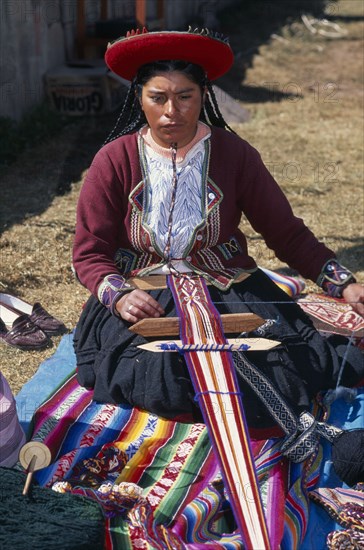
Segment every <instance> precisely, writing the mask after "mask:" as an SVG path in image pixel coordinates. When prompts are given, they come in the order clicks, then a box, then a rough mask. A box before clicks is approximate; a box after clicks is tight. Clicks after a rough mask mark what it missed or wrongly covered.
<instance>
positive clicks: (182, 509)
mask: <svg viewBox="0 0 364 550" xmlns="http://www.w3.org/2000/svg"><path fill="white" fill-rule="evenodd" d="M53 368H54V365H53V364H52V369H53ZM42 374H43V373H42ZM91 397H92V394H91V392H89V391H87V390H85V389H84V388H81V387H80V386H78V384H77V382H76V378H75V374H74V373H71V374H70V375H69V377H68V378H67V379H66V380H65V381H64V382H63V383H62V384H61V385H60V386H59V387H58V389H57V390H56V391H55V392H54V394H52V396H51V397H50V398H49V399H47V400H46V401H45V402H44V403H43V404H42V405H41V406H40V407H39V408H38V409H37V410H36V412H35V414H34V416H33V423H32V426H33V433H32V437H31V439H35V440H40V441H46V442H47V444H48V445H49V446H50V448H51V452H52V456H53V462H52V465H51V466H49V467H48V468H45V469H43V470H41V471H39V472H37V473H36V478H37V480H38V482H39V483H40V484H41V485H45V486H48V487H51V486H53V485H54V484H55V483H56V482H58V481H65V482H68V483H69V488H68V489H67V490H69V491H70V492H73V493H80V492H81V493H83V494H87V495H88V496H90V497H92V498H96V499H97V494H96V492H97V490H96V489H95V486H93V487H91V485H90V479H91V481H92V476H93V474H92V472H91V474H90V475H89V478H88V483H86V481H85V477H84V475H83V474H84V471H85V470H84V469H83V470H82V468H81V467H80V465H82V464H84V463H85V462H84V461H86V464H87V461H89V460H90V459H91V460H98V461H99V462H100V463H101V462H103V459H104V458H105V457H109V456H110V449H118V450H119V451H120V453H121V454H123V456H124V458H125V460H124V461H120V462H119V463H116V462H115V460H114V459H112V460H111V461H109V463H107V461H106V462H105V461H104V463H106V464H107V467H106V468H105V471H104V472H103V475H102V476H101V477H102V479H97V476H94V478H96V479H95V481H96V482H97V483H98V484H100V483H101V482H105V481H110V482H111V483H113V484H115V483H116V482H121V483H126V484H128V485H129V486H130V487H134V484H137V485H138V486H139V487H140V488H141V490H142V499H140V500H138V501H136V502H135V503H134V506H130V502H127V503H126V504H127V505H125V506H124V511H123V512H122V513H119V512H118V514H117V515H114V516H112V514H111V517H109V518H108V519H107V522H106V529H105V537H106V546H105V548H106V549H109V550H128V549H131V550H133V549H142V550H151V549H153V550H154V549H157V550H158V549H159V548H163V549H166V548H173V550H178V549H179V548H181V549H188V550H199V549H202V548H205V546H209V547H211V545H213V546H212V547H213V548H214V549H216V550H218V549H222V550H237V549H239V550H243V548H244V544H243V541H242V537H241V535H240V534H239V533H238V532H237V531H235V527H234V523H232V521H231V519H232V518H231V512H230V507H229V502H228V499H227V497H226V491H225V489H224V485H223V482H222V478H221V475H220V470H219V466H218V463H217V460H216V458H215V455H214V452H213V450H212V449H211V444H210V441H209V438H208V435H207V431H206V429H205V427H204V426H203V425H202V424H181V423H179V422H175V421H172V420H164V419H161V418H158V417H156V416H154V415H150V414H148V413H146V412H144V411H141V410H137V409H132V408H131V407H128V406H125V405H120V406H114V405H101V404H98V403H94V402H92V401H91ZM54 417H56V420H55V418H54ZM252 443H253V445H252V447H253V453H254V455H255V465H256V471H257V477H258V480H259V484H260V489H261V494H262V500H263V505H264V507H265V509H266V511H267V522H268V526H269V525H271V524H272V523H275V526H276V530H277V532H278V535H277V537H279V534H280V533H283V540H282V544H281V547H280V548H281V550H298V549H299V550H301V548H305V549H306V548H307V549H310V550H311V549H312V548H315V547H317V548H318V547H322V546H320V544H317V545H316V542H317V539H313V540H311V542H309V544H308V546H307V545H305V544H303V543H304V540H305V535H306V529H307V524H308V521H309V502H308V500H309V499H308V495H309V492H310V491H311V490H313V489H314V488H315V487H316V484H317V481H318V475H319V469H320V468H321V467H322V462H321V458H322V454H321V449H320V452H319V453H318V454H317V456H316V457H315V458H314V459H313V460H312V461H310V462H305V463H303V464H296V465H288V462H287V460H286V459H285V458H283V457H282V455H281V453H280V451H279V447H280V443H281V442H280V440H278V439H270V440H267V441H259V442H255V441H253V442H252ZM114 456H115V455H114ZM80 472H81V474H80ZM82 472H83V474H82ZM81 478H82V479H81ZM311 506H312V505H311ZM320 521H321V524H320V525H322V527H321V531H322V529H324V528H325V526H326V525H327V523H328V522H327V520H324V519H321V520H320ZM331 529H332V527H331ZM312 531H313V533H316V536H317V534H321V532H320V533H318V530H317V520H316V523H315V526H314V527H313V529H312ZM312 536H315V535H314V534H313V535H312ZM168 545H169V546H168Z"/></svg>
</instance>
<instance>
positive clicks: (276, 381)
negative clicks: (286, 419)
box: [74, 270, 364, 429]
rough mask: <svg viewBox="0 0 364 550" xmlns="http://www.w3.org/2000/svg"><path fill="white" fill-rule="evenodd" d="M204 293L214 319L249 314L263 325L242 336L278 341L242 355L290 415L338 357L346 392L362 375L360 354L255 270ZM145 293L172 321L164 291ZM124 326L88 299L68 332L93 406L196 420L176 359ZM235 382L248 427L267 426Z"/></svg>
mask: <svg viewBox="0 0 364 550" xmlns="http://www.w3.org/2000/svg"><path fill="white" fill-rule="evenodd" d="M208 289H209V292H210V295H211V298H212V300H213V302H214V304H215V306H216V308H217V310H218V311H219V313H220V314H223V313H238V312H252V313H255V314H257V315H259V316H260V317H262V318H263V319H264V320H265V321H267V322H266V323H265V327H263V331H262V330H261V329H258V331H255V332H253V333H250V334H249V335H248V336H257V335H260V336H264V337H266V338H270V339H273V340H279V341H280V342H281V344H280V345H279V346H277V347H276V348H274V349H271V350H269V351H259V352H258V351H255V352H253V351H252V352H247V358H248V359H249V361H250V362H252V363H253V364H254V365H255V366H256V367H258V368H259V369H260V371H261V372H263V373H264V374H265V375H266V376H267V377H268V378H269V380H270V381H271V382H272V383H273V385H274V386H275V388H276V389H277V390H278V391H279V392H280V393H281V394H282V396H283V397H284V399H285V400H286V402H287V403H288V404H289V405H290V407H291V408H292V410H293V411H294V412H295V413H296V414H299V413H300V412H302V411H303V410H308V409H309V407H310V402H311V400H312V398H313V397H314V396H315V395H316V394H317V393H318V392H319V391H321V390H327V389H329V388H334V387H335V386H336V382H337V379H338V375H339V370H340V366H341V364H342V362H343V358H344V354H346V357H345V368H344V370H343V374H342V377H341V385H344V386H349V387H352V386H354V385H356V384H357V383H358V382H359V381H360V380H361V379H362V378H363V377H364V366H363V356H362V353H361V351H360V350H359V349H358V348H356V347H354V346H350V347H349V348H348V347H347V344H348V340H347V339H346V338H345V337H342V336H337V335H332V336H330V337H328V338H323V337H322V336H321V335H320V334H319V333H318V332H317V331H316V330H315V328H314V326H313V324H312V322H311V320H310V319H309V318H308V317H307V315H306V314H305V313H304V312H303V311H302V309H301V308H300V307H299V306H298V305H297V304H296V303H295V302H294V301H293V300H291V299H290V298H289V296H288V295H287V294H286V293H285V292H283V291H282V290H281V289H280V288H279V287H278V286H277V285H276V284H275V283H274V282H272V281H271V280H270V279H269V277H267V276H266V275H265V274H264V273H263V272H262V271H260V270H258V271H256V272H255V273H253V274H252V275H251V276H250V277H248V278H247V279H246V280H245V281H243V282H241V283H238V284H234V285H233V286H232V288H231V289H229V290H228V291H226V292H222V291H220V290H218V289H217V288H215V287H213V286H209V287H208ZM150 294H151V295H152V296H153V297H154V298H155V299H156V300H157V301H158V302H159V303H160V304H161V306H162V307H163V308H164V310H165V312H166V315H167V316H176V310H175V306H174V301H173V297H172V294H171V292H170V290H169V289H165V290H159V291H157V290H155V291H151V292H150ZM129 326H130V325H129V324H128V323H127V322H125V321H123V320H121V319H118V318H117V317H115V316H113V315H111V314H110V312H109V311H108V310H107V309H106V308H105V307H104V306H103V305H101V304H100V303H99V302H98V301H97V299H96V298H94V297H93V296H92V297H90V299H89V300H88V302H87V304H86V306H85V308H84V310H83V312H82V315H81V317H80V320H79V322H78V325H77V327H76V330H75V335H74V346H75V352H76V358H77V373H78V381H79V383H80V384H81V385H82V386H85V387H87V388H90V389H91V388H93V390H94V400H95V401H98V402H102V403H113V404H119V403H129V404H131V405H133V406H136V407H139V408H141V409H144V410H147V411H149V412H151V413H154V414H157V415H159V416H163V417H166V418H176V417H179V416H181V415H186V414H187V415H191V414H192V417H193V418H194V419H195V420H197V421H201V420H202V417H201V414H200V411H199V408H198V405H197V403H196V401H195V399H194V390H193V387H192V383H191V380H190V376H189V373H188V369H187V366H186V363H185V361H184V359H183V356H182V355H180V354H178V353H153V352H149V351H145V350H141V349H140V348H138V347H137V346H138V345H139V344H142V343H145V342H146V339H145V338H143V337H142V336H139V335H136V334H134V333H133V332H131V331H130V330H129V329H128V327H129ZM262 332H263V333H262ZM237 377H238V382H239V385H240V388H241V391H242V393H243V403H244V410H245V414H246V419H247V423H248V425H249V427H250V428H257V429H260V428H270V427H272V426H274V420H273V419H272V418H271V416H270V414H269V412H268V410H267V409H266V407H265V406H264V403H263V402H262V401H261V400H260V399H259V398H258V397H257V395H256V394H255V393H254V391H253V390H252V389H251V388H250V387H249V386H248V385H247V384H246V383H245V382H244V381H243V379H242V378H241V376H240V374H239V372H237Z"/></svg>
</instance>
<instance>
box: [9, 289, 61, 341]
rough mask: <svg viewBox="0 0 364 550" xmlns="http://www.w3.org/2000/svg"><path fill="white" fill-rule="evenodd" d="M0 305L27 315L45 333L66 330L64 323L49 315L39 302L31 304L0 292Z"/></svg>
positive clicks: (57, 332) (59, 332) (56, 332)
mask: <svg viewBox="0 0 364 550" xmlns="http://www.w3.org/2000/svg"><path fill="white" fill-rule="evenodd" d="M0 305H4V306H7V307H10V308H11V309H12V310H13V311H17V312H18V314H22V313H23V314H26V315H28V316H29V317H30V319H31V321H32V322H33V323H34V324H35V325H36V326H37V327H38V328H40V329H41V330H43V331H44V332H46V333H47V334H63V333H64V332H66V331H67V329H66V327H65V325H64V324H63V323H62V322H61V321H59V320H58V319H56V318H55V317H53V316H52V315H50V314H49V313H48V311H46V310H45V309H44V307H42V306H41V305H40V303H39V302H36V303H35V304H34V305H33V306H32V305H30V304H28V303H27V302H25V301H24V300H21V299H20V298H16V297H15V296H12V295H11V294H4V293H0Z"/></svg>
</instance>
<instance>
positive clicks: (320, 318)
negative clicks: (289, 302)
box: [298, 293, 364, 342]
mask: <svg viewBox="0 0 364 550" xmlns="http://www.w3.org/2000/svg"><path fill="white" fill-rule="evenodd" d="M298 304H299V305H300V306H301V308H302V309H303V310H304V311H305V312H306V313H307V315H309V316H310V317H311V318H312V320H313V322H314V324H315V326H316V328H317V330H319V331H320V332H329V333H331V334H342V335H344V336H352V337H354V338H355V340H356V341H357V342H360V340H362V339H364V319H363V317H361V315H359V314H358V313H356V312H355V311H354V310H353V308H352V307H351V305H350V304H347V303H346V302H344V301H343V300H342V299H339V298H331V297H329V296H325V295H323V294H315V293H312V294H309V295H308V296H304V297H303V298H300V299H299V300H298Z"/></svg>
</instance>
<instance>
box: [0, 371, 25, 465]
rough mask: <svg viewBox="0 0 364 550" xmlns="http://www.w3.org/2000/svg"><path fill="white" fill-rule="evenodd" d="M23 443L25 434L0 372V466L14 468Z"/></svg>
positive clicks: (11, 396) (7, 386)
mask: <svg viewBox="0 0 364 550" xmlns="http://www.w3.org/2000/svg"><path fill="white" fill-rule="evenodd" d="M24 443H25V434H24V432H23V430H22V428H21V426H20V423H19V419H18V415H17V411H16V406H15V399H14V396H13V394H12V391H11V389H10V386H9V384H8V382H7V380H6V378H5V376H4V375H3V374H2V373H1V371H0V466H5V467H8V468H11V467H12V466H14V464H16V462H17V460H18V455H19V450H20V447H21V446H22V445H23V444H24Z"/></svg>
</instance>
